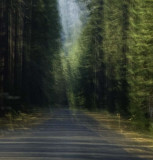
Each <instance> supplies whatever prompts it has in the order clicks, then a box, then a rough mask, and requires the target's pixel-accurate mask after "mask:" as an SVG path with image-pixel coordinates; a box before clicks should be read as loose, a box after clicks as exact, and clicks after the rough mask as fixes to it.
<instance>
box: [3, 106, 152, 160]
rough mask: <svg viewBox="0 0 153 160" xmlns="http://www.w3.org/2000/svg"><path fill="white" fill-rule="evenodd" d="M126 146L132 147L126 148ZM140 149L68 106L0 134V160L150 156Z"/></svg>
mask: <svg viewBox="0 0 153 160" xmlns="http://www.w3.org/2000/svg"><path fill="white" fill-rule="evenodd" d="M129 148H130V149H131V150H136V151H135V152H134V151H133V152H131V153H130V152H127V149H129ZM140 149H143V146H139V145H136V144H135V143H132V142H131V141H128V140H127V139H126V138H125V137H123V136H122V135H120V134H118V133H115V132H114V131H112V130H109V129H107V128H105V127H102V126H99V124H98V122H96V121H95V120H93V119H92V118H90V117H88V116H87V115H84V114H83V113H81V112H79V111H72V110H69V109H57V110H55V111H54V112H53V114H51V118H50V119H48V120H46V121H45V122H44V123H43V124H41V125H39V126H37V127H34V128H31V129H29V130H26V131H25V130H17V131H14V132H10V133H9V134H7V135H5V136H3V137H1V138H0V160H147V159H150V160H151V159H153V156H152V155H149V156H148V154H146V155H145V153H139V154H138V153H137V150H140ZM145 149H146V148H144V150H145ZM149 154H150V152H149ZM140 157H143V158H140ZM148 157H149V158H148Z"/></svg>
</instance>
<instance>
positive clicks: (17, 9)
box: [0, 0, 61, 113]
mask: <svg viewBox="0 0 153 160" xmlns="http://www.w3.org/2000/svg"><path fill="white" fill-rule="evenodd" d="M60 28H61V27H60V22H59V15H58V6H57V1H56V0H7V1H6V0H0V109H1V113H2V110H5V109H9V107H14V109H19V108H21V104H26V105H39V106H42V105H48V104H52V103H54V101H55V99H56V94H55V93H54V92H55V91H54V83H55V79H54V75H53V73H54V67H53V65H54V66H55V64H53V63H54V62H55V60H57V61H58V59H59V56H58V53H59V48H60ZM53 59H54V62H53Z"/></svg>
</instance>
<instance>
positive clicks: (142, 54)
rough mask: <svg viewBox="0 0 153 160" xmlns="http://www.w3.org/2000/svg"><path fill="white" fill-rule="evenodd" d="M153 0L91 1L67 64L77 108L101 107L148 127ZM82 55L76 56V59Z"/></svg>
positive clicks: (151, 99) (152, 97) (152, 105)
mask: <svg viewBox="0 0 153 160" xmlns="http://www.w3.org/2000/svg"><path fill="white" fill-rule="evenodd" d="M152 2H153V1H152V0H149V1H148V0H134V1H132V0H128V1H125V0H124V1H122V0H116V1H114V0H91V1H90V3H89V4H88V9H89V12H90V14H89V17H88V21H87V23H86V24H85V26H84V29H83V31H82V34H81V35H80V38H79V40H78V42H76V43H75V44H74V47H72V49H71V51H70V53H69V59H68V62H67V64H68V67H67V68H69V69H68V70H67V72H66V73H67V77H68V86H69V87H68V93H69V94H68V95H69V97H70V100H71V101H73V105H76V106H85V107H86V108H88V109H94V108H101V109H107V110H109V111H111V112H120V113H121V114H122V115H124V116H127V117H132V118H131V120H133V122H134V123H135V124H136V125H137V126H138V127H140V128H148V127H149V114H150V113H151V112H149V110H151V109H152V108H153V95H152V94H153V91H152V88H153V86H152V85H153V78H152V77H153V70H152V67H153V65H152V58H153V57H152V56H153V55H152V50H153V49H152V42H153V32H152V27H153V21H152V20H151V15H152V13H153V3H152ZM76 55H77V56H76Z"/></svg>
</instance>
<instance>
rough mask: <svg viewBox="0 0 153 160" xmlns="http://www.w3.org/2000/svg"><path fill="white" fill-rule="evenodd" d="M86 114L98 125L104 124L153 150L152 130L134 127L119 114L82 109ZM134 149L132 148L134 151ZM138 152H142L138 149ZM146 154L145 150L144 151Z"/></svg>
mask: <svg viewBox="0 0 153 160" xmlns="http://www.w3.org/2000/svg"><path fill="white" fill-rule="evenodd" d="M83 112H84V113H85V114H86V115H88V116H90V117H92V118H93V119H94V120H96V121H97V122H98V123H99V126H105V127H106V128H108V129H111V130H113V131H114V132H116V133H119V134H121V135H122V136H124V137H125V138H126V139H128V140H129V141H131V142H135V143H137V144H138V145H139V146H143V147H146V148H148V149H150V151H151V152H153V131H152V130H151V131H147V130H141V129H138V128H136V127H135V126H134V125H133V124H132V122H131V121H130V120H127V119H124V118H122V117H121V116H120V115H119V114H116V115H115V114H110V113H108V112H107V111H99V112H98V111H95V112H93V111H92V112H90V111H83ZM126 150H127V151H128V152H132V149H131V148H126ZM135 150H136V149H134V151H135ZM137 151H138V152H140V153H142V152H144V150H143V149H138V150H137ZM146 154H147V152H146Z"/></svg>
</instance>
